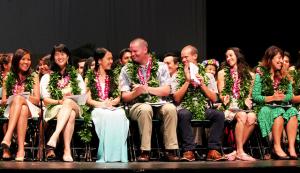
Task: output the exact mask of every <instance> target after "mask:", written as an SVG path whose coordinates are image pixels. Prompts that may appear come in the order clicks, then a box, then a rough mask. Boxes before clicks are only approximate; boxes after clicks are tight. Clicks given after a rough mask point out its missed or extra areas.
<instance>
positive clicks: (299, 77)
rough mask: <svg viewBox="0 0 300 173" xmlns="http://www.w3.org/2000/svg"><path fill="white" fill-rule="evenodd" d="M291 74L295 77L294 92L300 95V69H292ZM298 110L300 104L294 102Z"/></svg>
mask: <svg viewBox="0 0 300 173" xmlns="http://www.w3.org/2000/svg"><path fill="white" fill-rule="evenodd" d="M290 75H291V77H292V78H293V94H294V95H295V96H297V95H300V87H299V86H300V71H299V70H292V71H290ZM294 105H295V107H296V108H297V110H299V108H300V104H299V103H296V104H294Z"/></svg>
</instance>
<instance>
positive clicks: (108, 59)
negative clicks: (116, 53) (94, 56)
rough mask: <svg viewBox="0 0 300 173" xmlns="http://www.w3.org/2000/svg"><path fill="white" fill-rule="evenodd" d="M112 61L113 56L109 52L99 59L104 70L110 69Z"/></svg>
mask: <svg viewBox="0 0 300 173" xmlns="http://www.w3.org/2000/svg"><path fill="white" fill-rule="evenodd" d="M112 63H113V56H112V54H111V52H106V54H105V56H104V57H103V58H102V59H99V65H100V67H101V68H102V69H104V70H110V69H111V65H112Z"/></svg>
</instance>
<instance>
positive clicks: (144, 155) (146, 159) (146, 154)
mask: <svg viewBox="0 0 300 173" xmlns="http://www.w3.org/2000/svg"><path fill="white" fill-rule="evenodd" d="M149 154H150V152H149V151H142V152H141V155H140V156H139V157H138V158H137V161H138V162H149V160H150V155H149Z"/></svg>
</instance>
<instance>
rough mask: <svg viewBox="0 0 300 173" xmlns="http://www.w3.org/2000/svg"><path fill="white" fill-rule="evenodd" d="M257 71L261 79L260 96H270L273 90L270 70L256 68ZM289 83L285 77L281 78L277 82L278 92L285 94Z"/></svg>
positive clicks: (260, 67)
mask: <svg viewBox="0 0 300 173" xmlns="http://www.w3.org/2000/svg"><path fill="white" fill-rule="evenodd" d="M257 71H258V74H259V75H260V78H261V85H262V95H263V96H272V95H273V94H274V88H273V80H272V78H271V73H270V69H268V68H266V67H262V66H258V67H257ZM289 83H290V82H289V80H288V78H287V77H286V76H285V77H283V78H281V79H280V81H279V85H278V90H280V91H282V92H283V93H284V94H286V92H287V90H288V85H289Z"/></svg>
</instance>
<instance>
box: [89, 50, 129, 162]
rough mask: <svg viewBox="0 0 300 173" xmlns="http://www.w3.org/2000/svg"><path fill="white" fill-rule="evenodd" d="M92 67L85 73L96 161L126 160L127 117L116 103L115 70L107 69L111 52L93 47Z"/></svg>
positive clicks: (109, 66) (117, 92)
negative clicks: (93, 130)
mask: <svg viewBox="0 0 300 173" xmlns="http://www.w3.org/2000/svg"><path fill="white" fill-rule="evenodd" d="M94 58H95V63H96V64H95V69H94V70H89V71H88V72H87V75H86V84H87V88H88V92H87V93H88V100H87V103H88V104H89V105H90V106H92V107H94V109H93V111H92V120H93V123H94V125H95V130H96V133H97V136H98V138H99V147H98V154H97V157H98V160H97V162H119V161H120V162H128V157H127V135H128V128H129V121H128V119H127V117H126V115H125V111H124V109H122V108H118V107H116V106H118V105H119V103H120V92H119V90H118V76H119V73H118V72H115V71H113V73H110V70H111V66H112V63H113V57H112V54H111V52H109V51H108V50H107V49H105V48H97V49H96V50H95V53H94Z"/></svg>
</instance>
